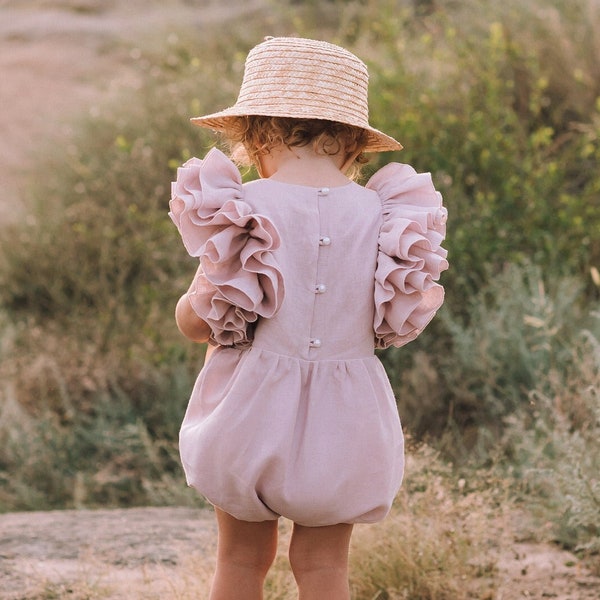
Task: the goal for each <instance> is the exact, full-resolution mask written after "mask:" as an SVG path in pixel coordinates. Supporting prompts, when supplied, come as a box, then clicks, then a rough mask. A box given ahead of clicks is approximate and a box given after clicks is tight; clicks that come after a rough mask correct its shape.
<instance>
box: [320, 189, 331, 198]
mask: <svg viewBox="0 0 600 600" xmlns="http://www.w3.org/2000/svg"><path fill="white" fill-rule="evenodd" d="M319 194H321V196H327V194H329V188H328V187H324V188H321V189H320V190H319Z"/></svg>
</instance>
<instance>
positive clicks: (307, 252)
mask: <svg viewBox="0 0 600 600" xmlns="http://www.w3.org/2000/svg"><path fill="white" fill-rule="evenodd" d="M170 209H171V212H170V216H171V218H172V219H173V221H174V222H175V224H176V225H177V228H178V229H179V232H180V233H181V236H182V238H183V242H184V245H185V247H186V249H187V251H188V252H189V254H190V255H192V256H195V257H198V258H199V259H200V264H201V274H200V275H199V276H197V277H196V278H195V280H194V284H193V286H192V291H191V294H192V295H191V296H190V301H191V303H192V306H193V308H194V310H195V312H197V314H198V315H199V316H200V317H202V319H204V320H205V321H206V322H207V323H209V324H210V326H211V328H212V340H211V341H212V342H213V343H214V344H216V345H218V347H217V348H216V350H215V352H214V353H213V355H212V357H211V358H210V360H208V361H207V363H206V365H205V366H204V368H203V369H202V371H201V372H200V375H199V377H198V379H197V381H196V384H195V386H194V389H193V392H192V396H191V399H190V402H189V406H188V409H187V412H186V414H185V418H184V421H183V424H182V427H181V432H180V452H181V458H182V462H183V466H184V469H185V473H186V477H187V481H188V483H189V485H191V486H193V487H194V488H196V489H197V490H198V491H199V492H200V493H201V494H202V495H204V496H205V497H206V498H207V499H208V500H209V502H211V503H212V504H213V505H215V506H218V507H219V508H221V509H222V510H224V511H226V512H228V513H229V514H231V515H233V516H234V517H236V518H238V519H243V520H246V521H263V520H268V519H276V518H277V517H279V516H284V517H287V518H289V519H291V520H293V521H295V522H297V523H299V524H302V525H306V526H322V525H333V524H336V523H360V522H362V523H366V522H374V521H378V520H380V519H382V518H383V517H384V516H385V515H386V514H387V513H388V511H389V509H390V507H391V504H392V501H393V499H394V496H395V495H396V493H397V491H398V489H399V487H400V484H401V481H402V474H403V467H404V454H403V452H404V448H403V437H402V429H401V426H400V421H399V418H398V411H397V408H396V402H395V399H394V395H393V392H392V389H391V386H390V383H389V381H388V378H387V376H386V373H385V371H384V369H383V366H382V364H381V362H380V361H379V359H378V358H377V357H376V356H375V353H374V349H375V348H386V347H388V346H390V345H395V346H401V345H404V344H406V343H408V342H410V341H411V340H413V339H415V338H416V337H417V335H419V333H420V332H421V331H422V330H423V328H424V327H425V326H426V325H427V323H428V322H429V321H430V320H431V319H432V318H433V316H434V315H435V312H436V311H437V309H438V308H439V307H440V306H441V304H442V302H443V297H444V292H443V288H442V287H441V286H440V285H439V284H438V283H436V280H437V279H438V278H439V276H440V273H441V271H443V270H444V269H446V268H447V266H448V263H447V261H446V251H445V250H444V249H443V248H441V246H440V243H441V242H442V240H443V238H444V234H445V221H446V210H445V209H444V208H443V207H442V202H441V196H440V194H439V193H438V192H436V191H435V189H434V187H433V185H432V182H431V177H430V175H429V174H417V173H416V172H415V171H414V169H412V167H409V166H407V165H401V164H398V163H391V164H389V165H387V166H385V167H384V168H382V169H381V170H380V171H378V172H377V173H376V174H375V175H374V176H373V177H372V178H371V180H370V181H369V183H368V184H367V186H366V187H362V186H360V185H358V184H356V183H348V184H347V185H344V186H341V187H334V188H317V187H309V186H302V185H294V184H288V183H282V182H277V181H273V180H269V179H260V180H257V181H252V182H250V183H246V184H242V181H241V178H240V174H239V171H238V169H237V168H236V166H235V165H234V164H233V163H232V162H231V161H230V160H229V159H228V158H227V157H226V156H225V155H224V154H223V153H221V152H220V151H219V150H217V149H213V150H211V151H210V152H209V153H208V154H207V156H206V158H205V159H204V160H200V159H197V158H192V159H190V160H189V161H188V162H186V163H185V165H184V166H183V167H181V168H180V169H179V170H178V173H177V181H176V182H174V183H173V187H172V200H171V203H170Z"/></svg>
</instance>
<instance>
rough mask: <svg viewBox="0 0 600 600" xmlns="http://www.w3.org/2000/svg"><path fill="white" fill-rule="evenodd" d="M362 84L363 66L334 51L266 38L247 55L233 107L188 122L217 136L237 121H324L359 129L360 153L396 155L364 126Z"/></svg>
mask: <svg viewBox="0 0 600 600" xmlns="http://www.w3.org/2000/svg"><path fill="white" fill-rule="evenodd" d="M368 82H369V74H368V71H367V67H366V65H365V64H364V63H363V62H362V61H361V60H360V59H359V58H357V57H356V56H355V55H354V54H352V53H351V52H349V51H348V50H346V49H344V48H341V47H340V46H336V45H334V44H329V43H328V42H321V41H317V40H309V39H304V38H293V37H280V38H269V39H267V40H266V41H264V42H262V43H261V44H259V45H258V46H256V47H254V48H253V49H252V50H251V51H250V52H249V54H248V57H247V59H246V64H245V68H244V78H243V81H242V86H241V88H240V92H239V95H238V99H237V102H236V103H235V104H234V105H233V106H232V107H230V108H226V109H225V110H222V111H220V112H217V113H213V114H210V115H206V116H203V117H195V118H193V119H192V122H193V123H194V124H195V125H198V126H200V127H207V128H210V129H214V130H217V131H220V130H223V129H224V128H225V127H226V124H227V121H228V120H231V119H232V118H235V117H239V116H250V115H262V116H271V117H291V118H297V119H326V120H328V121H337V122H339V123H345V124H346V125H353V126H355V127H360V128H362V129H365V130H366V131H367V132H368V134H369V137H368V142H367V147H366V148H365V151H366V152H382V151H386V150H400V149H401V148H402V145H401V144H400V143H399V142H398V141H396V140H395V139H394V138H392V137H390V136H388V135H386V134H384V133H382V132H381V131H379V130H377V129H375V128H373V127H371V126H370V125H369V107H368Z"/></svg>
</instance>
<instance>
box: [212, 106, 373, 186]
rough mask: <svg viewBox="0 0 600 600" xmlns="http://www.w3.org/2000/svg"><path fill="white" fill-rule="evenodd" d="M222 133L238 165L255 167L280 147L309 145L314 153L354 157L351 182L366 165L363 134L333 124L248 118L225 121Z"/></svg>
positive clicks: (352, 127)
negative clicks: (340, 154)
mask: <svg viewBox="0 0 600 600" xmlns="http://www.w3.org/2000/svg"><path fill="white" fill-rule="evenodd" d="M222 133H223V136H224V137H225V139H226V140H227V142H228V144H229V147H230V154H231V157H232V159H233V160H234V161H235V162H237V163H238V164H239V165H242V166H252V165H253V166H258V158H259V157H260V156H264V155H266V154H269V153H270V151H271V148H274V147H276V146H279V145H281V144H283V145H284V146H287V147H288V148H293V147H301V146H308V145H311V146H312V148H313V150H314V151H315V152H316V153H318V154H326V155H329V156H334V155H336V154H339V153H340V152H342V153H344V154H345V156H347V157H350V156H354V155H356V158H355V159H354V161H353V164H352V165H351V166H350V169H349V172H348V176H349V177H350V178H352V179H354V178H356V177H358V175H359V174H360V169H361V167H362V165H364V164H365V163H366V162H367V158H366V157H365V155H364V154H363V150H364V148H365V147H366V146H367V143H368V139H369V136H368V133H367V131H365V130H364V129H361V128H360V127H354V126H352V125H346V124H344V123H338V122H337V121H327V120H324V119H295V118H289V117H267V116H260V115H250V116H242V117H235V118H233V119H229V120H228V122H227V125H226V126H225V127H224V128H223V131H222Z"/></svg>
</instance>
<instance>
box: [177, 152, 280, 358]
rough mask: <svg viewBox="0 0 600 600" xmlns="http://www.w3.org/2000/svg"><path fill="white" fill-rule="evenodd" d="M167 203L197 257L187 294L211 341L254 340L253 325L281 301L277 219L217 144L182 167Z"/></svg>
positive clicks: (188, 247) (228, 343) (241, 342)
mask: <svg viewBox="0 0 600 600" xmlns="http://www.w3.org/2000/svg"><path fill="white" fill-rule="evenodd" d="M169 206H170V212H169V216H170V217H171V219H172V220H173V222H174V223H175V225H176V226H177V229H178V230H179V233H180V234H181V237H182V240H183V244H184V246H185V248H186V250H187V251H188V253H189V254H190V255H191V256H194V257H198V258H199V259H200V269H199V271H198V273H197V274H196V277H195V278H194V281H193V282H192V286H191V288H190V291H189V292H188V294H189V299H190V303H191V305H192V307H193V309H194V311H195V312H196V314H198V316H199V317H201V318H202V319H203V320H204V321H206V322H207V323H208V324H209V326H210V328H211V330H212V336H211V341H212V342H213V343H215V344H219V345H223V346H232V345H235V346H238V347H239V346H245V345H249V344H250V343H251V328H249V327H248V324H251V323H254V322H255V321H256V320H257V319H258V317H267V318H268V317H272V316H273V315H274V314H275V313H276V312H277V311H278V310H279V307H280V306H281V302H282V301H283V295H284V284H283V277H282V275H281V270H280V269H279V266H278V264H277V261H276V260H275V257H274V256H273V250H276V249H277V248H278V247H279V244H280V239H279V234H278V232H277V229H276V228H275V225H274V224H273V223H272V222H271V220H270V219H268V218H267V217H265V216H263V215H259V214H255V213H253V211H252V208H251V207H250V205H249V204H248V203H247V202H245V201H244V190H243V186H242V180H241V177H240V173H239V171H238V169H237V167H236V166H235V165H234V164H233V163H232V162H231V161H230V160H229V159H228V158H227V157H226V156H225V155H224V154H223V153H222V152H221V151H219V150H217V149H216V148H213V149H212V150H211V151H210V152H209V153H208V154H207V155H206V157H205V158H204V160H200V159H198V158H191V159H190V160H188V161H187V162H186V163H185V164H184V165H183V166H182V167H180V168H179V169H178V170H177V181H175V182H173V184H172V186H171V201H170V203H169Z"/></svg>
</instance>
